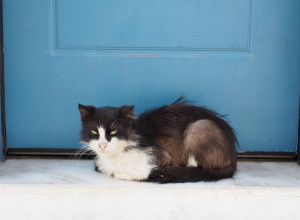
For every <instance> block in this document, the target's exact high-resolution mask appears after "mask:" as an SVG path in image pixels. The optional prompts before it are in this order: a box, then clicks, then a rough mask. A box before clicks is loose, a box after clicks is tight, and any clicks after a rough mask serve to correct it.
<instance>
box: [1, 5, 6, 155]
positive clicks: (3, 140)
mask: <svg viewBox="0 0 300 220" xmlns="http://www.w3.org/2000/svg"><path fill="white" fill-rule="evenodd" d="M0 19H1V21H0V93H1V95H0V98H1V145H0V150H1V151H0V153H1V156H2V160H3V161H4V160H5V157H6V149H7V147H6V117H5V83H4V46H3V7H2V0H0ZM0 160H1V157H0Z"/></svg>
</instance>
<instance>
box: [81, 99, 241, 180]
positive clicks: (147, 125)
mask: <svg viewBox="0 0 300 220" xmlns="http://www.w3.org/2000/svg"><path fill="white" fill-rule="evenodd" d="M78 107H79V111H80V115H81V122H82V128H81V142H82V143H83V144H84V145H85V146H86V147H87V148H88V149H89V150H91V151H93V152H94V153H95V166H96V170H98V171H99V172H101V173H103V174H105V175H108V176H112V177H114V178H116V179H122V180H136V181H148V182H156V183H183V182H197V181H216V180H219V179H222V178H230V177H232V176H233V175H234V173H235V171H236V169H237V163H236V151H235V146H236V144H238V142H237V138H236V136H235V133H234V131H233V129H232V128H231V126H230V125H229V124H228V123H227V122H226V121H225V120H224V119H223V116H221V115H219V114H217V113H215V112H214V111H212V110H209V109H207V108H204V107H198V106H194V105H193V104H191V103H190V102H189V101H187V100H186V99H184V98H183V97H180V98H179V99H177V100H176V101H175V102H173V103H172V104H170V105H167V106H162V107H160V108H157V109H153V110H149V111H146V112H144V113H142V114H141V115H140V116H139V117H137V118H135V116H134V114H133V110H134V106H121V107H101V108H96V107H94V106H84V105H81V104H79V105H78Z"/></svg>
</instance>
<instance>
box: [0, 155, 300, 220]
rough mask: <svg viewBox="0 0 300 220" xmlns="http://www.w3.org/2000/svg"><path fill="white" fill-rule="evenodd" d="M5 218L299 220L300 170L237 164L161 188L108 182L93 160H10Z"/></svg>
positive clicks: (3, 178)
mask: <svg viewBox="0 0 300 220" xmlns="http://www.w3.org/2000/svg"><path fill="white" fill-rule="evenodd" d="M0 219H1V220H4V219H5V220H6V219H7V220H10V219H12V220H14V219H38V220H44V219H45V220H47V219H51V220H52V219H55V220H56V219H64V220H65V219H72V220H73V219H89V220H90V219H155V220H156V219H170V220H174V219H205V220H206V219H222V220H223V219H234V220H239V219H242V220H246V219H264V220H265V219H284V220H285V219H300V167H299V166H298V165H297V163H296V162H239V163H238V172H237V174H236V175H235V176H234V178H233V179H226V180H221V181H218V182H198V183H185V184H165V185H159V184H153V183H141V182H130V181H120V180H115V179H112V178H109V177H105V176H103V175H102V174H100V173H98V172H95V171H94V164H93V161H92V160H63V159H62V160H58V159H55V160H51V159H20V160H15V159H10V160H7V161H6V162H5V163H3V164H1V165H0Z"/></svg>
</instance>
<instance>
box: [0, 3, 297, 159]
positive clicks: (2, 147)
mask: <svg viewBox="0 0 300 220" xmlns="http://www.w3.org/2000/svg"><path fill="white" fill-rule="evenodd" d="M2 5H3V2H2V0H0V93H1V94H0V98H1V101H0V103H1V139H2V141H1V144H0V162H1V158H2V161H4V160H5V158H6V157H7V156H39V157H40V156H70V155H72V154H75V153H76V151H78V149H70V148H30V146H29V148H7V142H6V115H5V77H4V76H5V73H4V45H3V7H2ZM299 100H300V97H299ZM299 103H300V102H299ZM87 155H88V154H86V157H87ZM297 155H300V104H299V125H298V144H297V150H296V152H275V151H267V152H265V151H238V149H237V156H238V157H240V158H289V159H291V158H294V159H295V158H296V157H297ZM297 160H298V164H300V156H298V158H297Z"/></svg>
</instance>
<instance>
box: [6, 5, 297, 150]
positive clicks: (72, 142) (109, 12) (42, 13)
mask: <svg viewBox="0 0 300 220" xmlns="http://www.w3.org/2000/svg"><path fill="white" fill-rule="evenodd" d="M3 7H4V47H5V77H6V82H5V83H6V115H7V144H8V147H9V148H26V147H43V148H66V147H68V148H76V147H78V146H79V144H78V142H79V130H80V117H79V112H78V109H77V104H78V103H82V104H92V105H97V106H106V105H110V106H119V105H123V104H134V105H136V109H135V111H136V114H139V113H141V112H142V111H143V110H145V109H148V108H153V107H156V106H160V105H163V104H168V103H171V102H172V101H174V100H175V99H176V98H177V97H179V96H180V95H185V96H186V97H188V98H189V99H192V100H195V101H196V104H198V105H203V106H208V107H209V108H212V109H214V110H216V111H217V112H219V113H220V114H226V115H227V119H228V121H229V122H230V124H231V125H232V126H233V127H234V128H235V130H236V132H237V136H238V139H239V142H240V148H239V150H243V151H289V152H295V151H296V148H297V131H298V130H297V129H298V127H297V126H298V125H297V123H298V116H299V112H298V109H299V87H300V73H299V71H300V62H299V60H300V30H299V29H300V15H299V11H300V2H299V1H293V0H285V1H282V0H259V1H258V0H210V1H206V0H186V1H183V0H109V1H108V0H85V1H81V0H22V1H20V0H3Z"/></svg>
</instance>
